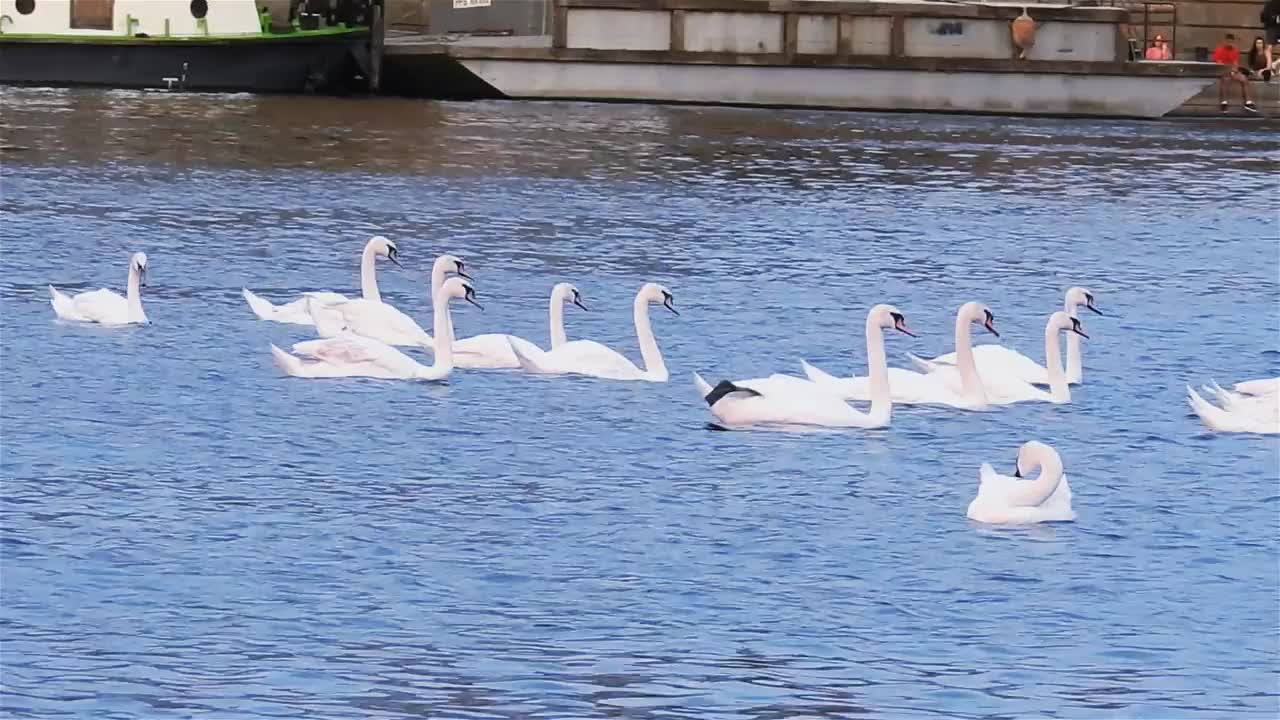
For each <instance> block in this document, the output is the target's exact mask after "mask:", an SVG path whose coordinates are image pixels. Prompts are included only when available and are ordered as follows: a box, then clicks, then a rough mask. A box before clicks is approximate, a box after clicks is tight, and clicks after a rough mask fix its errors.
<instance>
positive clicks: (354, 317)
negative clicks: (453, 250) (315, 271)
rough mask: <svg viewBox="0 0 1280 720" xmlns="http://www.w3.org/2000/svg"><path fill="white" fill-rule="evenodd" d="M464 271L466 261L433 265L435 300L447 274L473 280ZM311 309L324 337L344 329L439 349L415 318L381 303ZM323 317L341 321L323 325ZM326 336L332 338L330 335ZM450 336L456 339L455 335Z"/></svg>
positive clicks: (444, 259)
mask: <svg viewBox="0 0 1280 720" xmlns="http://www.w3.org/2000/svg"><path fill="white" fill-rule="evenodd" d="M462 268H463V263H462V260H460V259H459V258H457V257H456V256H454V255H441V256H440V257H438V258H436V260H435V262H434V263H432V265H431V295H432V297H435V296H436V294H437V293H439V291H440V288H441V287H442V286H443V284H444V282H445V274H446V273H450V272H453V273H457V274H458V276H459V277H463V278H466V279H468V280H470V279H471V276H470V275H467V274H466V273H465V272H463V269H462ZM307 307H308V309H309V310H310V312H311V314H312V319H313V320H315V321H316V331H317V333H318V334H319V335H320V336H321V337H328V336H331V335H332V333H333V332H335V330H337V329H341V330H346V331H350V332H353V333H355V334H356V335H363V336H365V337H367V338H373V339H374V340H379V341H381V342H384V343H386V344H388V345H407V346H416V347H422V348H425V349H427V350H433V349H434V348H435V341H434V340H432V339H431V336H430V335H428V334H427V331H426V330H423V329H422V328H421V327H420V326H419V325H418V323H417V322H415V321H414V320H413V318H411V317H409V316H408V315H405V314H404V313H402V312H400V311H399V310H397V309H396V308H395V307H393V306H392V305H389V304H387V303H385V302H382V301H381V300H368V299H364V298H361V299H358V300H347V301H345V302H338V303H333V304H332V305H329V304H321V305H316V304H314V303H313V304H310V305H308V306H307ZM319 313H333V314H335V315H336V316H337V317H338V318H340V322H324V321H320V320H319V319H318V318H316V316H317V315H318V314H319ZM447 319H448V318H446V320H447ZM450 330H452V327H450ZM326 332H327V333H329V335H326ZM450 336H451V337H452V333H450Z"/></svg>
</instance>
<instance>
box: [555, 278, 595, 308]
mask: <svg viewBox="0 0 1280 720" xmlns="http://www.w3.org/2000/svg"><path fill="white" fill-rule="evenodd" d="M552 292H554V293H555V295H556V297H558V298H560V301H561V302H567V303H571V304H573V305H577V306H578V307H580V308H582V309H583V310H586V309H587V306H586V305H583V304H582V293H580V292H578V288H577V287H576V286H575V285H574V284H573V283H567V282H562V283H556V286H555V287H554V288H552Z"/></svg>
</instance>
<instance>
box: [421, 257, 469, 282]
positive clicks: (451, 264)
mask: <svg viewBox="0 0 1280 720" xmlns="http://www.w3.org/2000/svg"><path fill="white" fill-rule="evenodd" d="M462 268H463V263H462V258H460V257H458V256H457V255H448V254H445V255H441V256H440V257H438V258H436V261H435V263H434V264H433V265H432V266H431V271H432V272H433V273H437V272H439V273H455V274H457V276H458V277H464V278H466V279H468V280H471V279H472V278H471V276H470V275H468V274H466V273H465V272H463V269H462Z"/></svg>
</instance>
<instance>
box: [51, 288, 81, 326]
mask: <svg viewBox="0 0 1280 720" xmlns="http://www.w3.org/2000/svg"><path fill="white" fill-rule="evenodd" d="M49 304H50V305H52V306H53V314H54V315H56V316H58V318H59V319H62V320H73V321H76V322H84V321H85V320H87V319H88V318H86V317H85V316H83V315H81V314H80V311H79V310H77V309H76V301H75V300H72V299H71V296H70V295H67V294H66V293H64V292H59V291H58V289H57V288H55V287H54V286H52V285H50V286H49Z"/></svg>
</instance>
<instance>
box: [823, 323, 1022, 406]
mask: <svg viewBox="0 0 1280 720" xmlns="http://www.w3.org/2000/svg"><path fill="white" fill-rule="evenodd" d="M973 325H981V326H982V327H983V328H985V329H986V330H987V332H990V333H991V334H992V335H995V336H996V337H999V336H1000V333H999V331H997V330H996V327H995V315H994V314H993V313H992V312H991V310H990V309H988V308H987V306H986V305H983V304H982V303H980V302H968V303H965V304H964V305H961V306H960V309H959V311H957V312H956V327H955V342H956V366H955V368H956V371H957V373H958V376H952V375H949V374H947V373H927V374H926V373H920V372H914V371H911V370H904V369H902V368H889V369H888V371H887V374H888V378H889V393H890V395H891V396H892V398H893V401H894V402H895V403H902V404H910V405H950V406H952V407H958V408H965V409H970V410H982V409H985V408H986V407H987V406H988V401H987V395H986V392H985V390H984V389H983V384H982V378H981V376H980V375H979V374H978V371H977V368H976V367H975V366H974V362H973V345H972V331H971V327H972V326H973ZM800 365H801V367H802V368H803V369H804V372H805V375H806V376H807V377H808V378H809V380H811V381H812V382H814V383H816V384H818V385H819V386H822V387H823V388H825V389H826V390H827V391H828V392H832V393H834V394H836V395H837V396H838V397H841V398H843V399H845V400H870V399H871V383H870V378H868V377H865V376H863V377H850V378H838V377H835V376H833V375H831V374H829V373H827V372H824V371H822V370H820V369H818V368H817V367H814V366H813V365H811V364H809V363H808V362H806V361H804V360H801V361H800ZM957 379H958V382H957Z"/></svg>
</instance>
